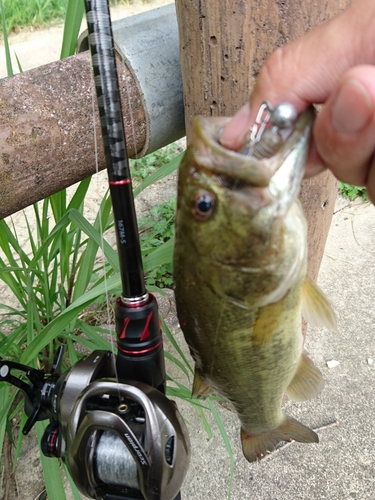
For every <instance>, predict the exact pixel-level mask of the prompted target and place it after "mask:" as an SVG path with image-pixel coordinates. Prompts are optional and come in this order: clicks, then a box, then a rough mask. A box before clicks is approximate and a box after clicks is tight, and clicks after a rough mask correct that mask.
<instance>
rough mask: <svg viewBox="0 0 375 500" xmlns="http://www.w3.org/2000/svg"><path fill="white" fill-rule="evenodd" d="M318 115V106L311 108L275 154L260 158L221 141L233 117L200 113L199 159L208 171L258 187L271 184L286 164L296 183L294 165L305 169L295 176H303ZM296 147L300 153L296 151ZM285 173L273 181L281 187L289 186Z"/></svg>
mask: <svg viewBox="0 0 375 500" xmlns="http://www.w3.org/2000/svg"><path fill="white" fill-rule="evenodd" d="M314 117H315V111H314V108H313V107H309V108H307V109H306V110H305V111H304V112H303V113H302V114H301V115H300V116H299V118H298V120H297V122H296V124H295V126H294V129H293V130H292V132H291V133H290V134H289V136H287V137H286V139H285V140H284V141H283V143H282V144H281V146H280V148H279V149H278V151H277V152H276V153H275V154H274V155H272V156H271V157H268V158H260V159H258V158H255V157H253V156H248V155H246V154H243V153H241V152H236V151H233V150H230V149H227V148H225V147H223V146H222V145H221V144H220V142H219V138H220V134H221V131H222V129H223V127H224V126H225V125H226V124H227V123H228V122H229V121H230V120H231V118H227V117H202V116H199V117H197V118H195V120H194V123H193V130H194V134H195V136H196V137H197V138H198V139H199V140H198V141H196V142H195V144H196V146H195V158H196V160H197V163H198V165H199V166H200V167H201V168H203V169H205V170H207V171H211V172H212V173H215V174H217V175H221V176H223V177H224V178H230V179H234V180H235V182H243V183H246V184H248V185H250V186H254V187H267V186H269V185H270V182H271V179H272V178H273V177H274V176H275V174H277V172H278V171H279V169H280V168H281V167H282V166H284V164H285V163H286V164H287V167H285V168H284V169H283V172H285V171H286V172H287V178H288V179H289V182H293V184H295V180H294V179H291V175H290V172H289V171H290V167H291V166H293V165H295V166H294V167H293V168H294V170H295V172H297V171H298V172H300V171H302V174H299V175H297V174H295V177H298V178H302V176H303V168H304V164H305V161H306V157H307V150H308V145H309V138H310V134H311V129H312V124H313V121H314ZM193 143H194V141H193ZM296 149H297V150H298V152H296V153H294V151H295V150H296ZM301 156H302V158H301ZM289 157H290V160H288V158H289ZM284 175H285V174H284V173H281V174H280V175H279V176H277V177H276V179H275V180H274V182H273V184H274V185H275V183H277V185H280V189H279V190H281V189H285V185H286V181H283V177H284ZM233 182H234V181H233ZM279 190H277V189H276V191H279Z"/></svg>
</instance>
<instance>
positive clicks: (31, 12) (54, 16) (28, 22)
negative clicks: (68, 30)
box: [2, 0, 68, 33]
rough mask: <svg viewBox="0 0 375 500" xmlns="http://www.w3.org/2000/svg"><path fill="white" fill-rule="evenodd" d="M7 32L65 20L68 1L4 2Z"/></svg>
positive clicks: (22, 0) (17, 0)
mask: <svg viewBox="0 0 375 500" xmlns="http://www.w3.org/2000/svg"><path fill="white" fill-rule="evenodd" d="M2 1H3V8H4V10H3V14H4V17H5V25H6V29H7V32H8V33H10V32H11V31H14V30H16V29H19V28H27V27H33V28H38V27H41V26H45V25H48V24H50V23H52V22H59V21H60V22H62V21H63V20H64V16H65V12H66V7H67V5H68V0H2Z"/></svg>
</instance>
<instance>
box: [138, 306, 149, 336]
mask: <svg viewBox="0 0 375 500" xmlns="http://www.w3.org/2000/svg"><path fill="white" fill-rule="evenodd" d="M151 318H152V311H151V312H150V313H149V314H148V316H147V320H146V324H145V327H144V328H143V332H142V335H141V338H140V339H139V342H143V341H144V340H146V339H147V337H149V336H150V332H149V331H148V327H149V325H150V321H151Z"/></svg>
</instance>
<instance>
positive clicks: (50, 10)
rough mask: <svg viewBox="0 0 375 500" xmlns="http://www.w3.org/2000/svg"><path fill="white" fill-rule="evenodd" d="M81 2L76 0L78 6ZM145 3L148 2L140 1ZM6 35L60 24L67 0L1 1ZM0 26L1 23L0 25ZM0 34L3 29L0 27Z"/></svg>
mask: <svg viewBox="0 0 375 500" xmlns="http://www.w3.org/2000/svg"><path fill="white" fill-rule="evenodd" d="M80 1H81V0H76V3H77V4H78V3H79V2H80ZM142 1H143V2H147V1H148V0H142ZM2 2H3V6H4V16H5V25H6V31H7V33H11V32H12V31H17V30H20V29H22V28H33V29H35V28H42V27H46V26H48V25H50V24H54V23H59V22H60V23H62V22H63V21H64V18H65V13H66V8H67V5H68V2H69V0H2ZM131 3H132V0H110V4H111V5H112V6H116V5H118V4H124V5H129V4H131ZM0 24H1V23H0ZM1 32H3V28H2V27H1Z"/></svg>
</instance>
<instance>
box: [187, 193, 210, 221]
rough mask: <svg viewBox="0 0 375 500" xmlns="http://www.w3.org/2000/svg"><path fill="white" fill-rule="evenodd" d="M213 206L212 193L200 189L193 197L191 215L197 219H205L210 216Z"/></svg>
mask: <svg viewBox="0 0 375 500" xmlns="http://www.w3.org/2000/svg"><path fill="white" fill-rule="evenodd" d="M214 206H215V198H214V195H213V194H212V193H210V192H209V191H203V190H200V191H198V193H197V194H196V195H195V198H194V204H193V209H192V212H193V215H194V217H195V218H196V219H198V220H207V219H209V218H210V217H211V215H212V212H213V210H214Z"/></svg>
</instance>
